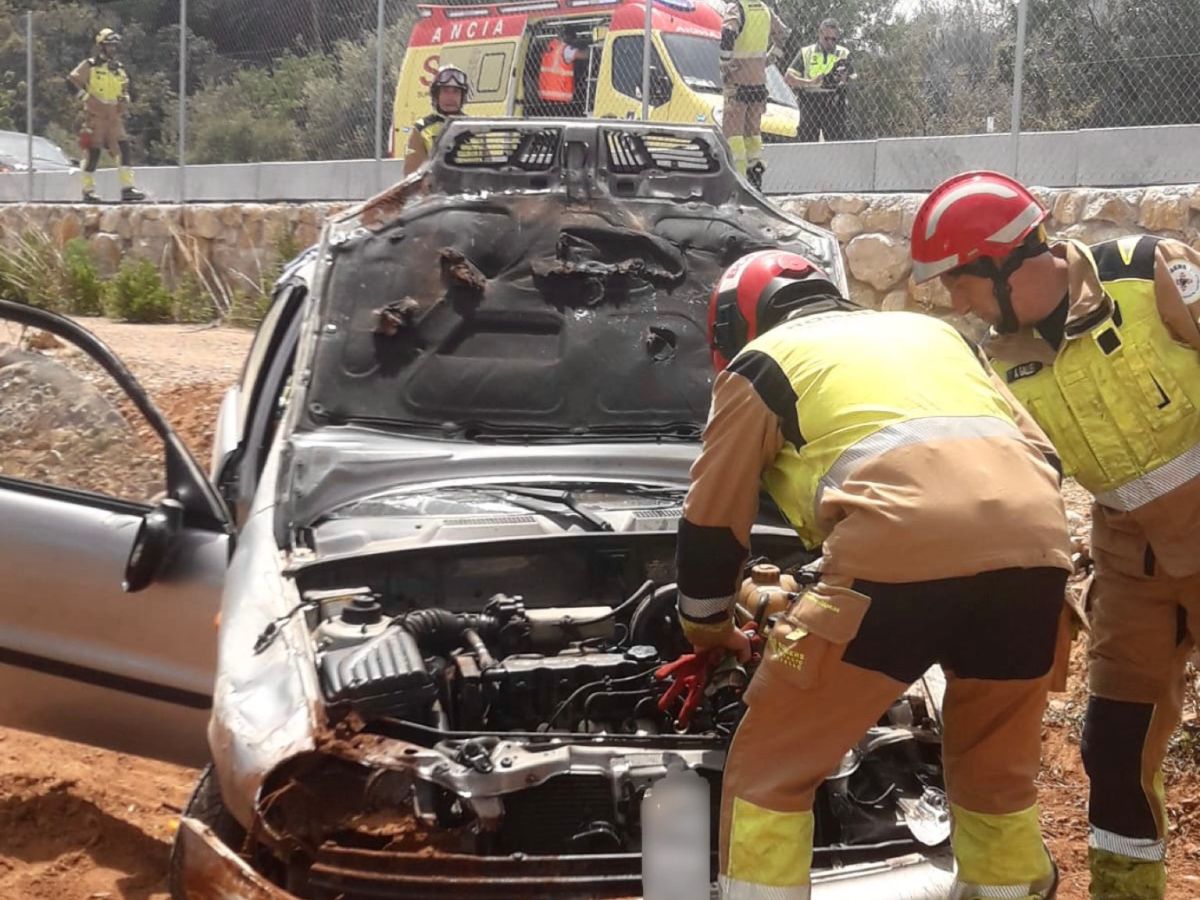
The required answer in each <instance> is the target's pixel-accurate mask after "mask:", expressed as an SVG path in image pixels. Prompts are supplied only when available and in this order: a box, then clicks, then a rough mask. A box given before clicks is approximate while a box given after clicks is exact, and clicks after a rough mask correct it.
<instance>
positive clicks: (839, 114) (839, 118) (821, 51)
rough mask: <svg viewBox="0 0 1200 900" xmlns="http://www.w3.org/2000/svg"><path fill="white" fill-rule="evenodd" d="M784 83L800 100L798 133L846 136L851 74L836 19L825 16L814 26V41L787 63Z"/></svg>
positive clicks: (804, 137)
mask: <svg viewBox="0 0 1200 900" xmlns="http://www.w3.org/2000/svg"><path fill="white" fill-rule="evenodd" d="M785 77H786V79H787V83H788V84H790V85H791V86H792V87H793V88H795V89H796V99H797V100H798V101H799V102H800V129H799V131H798V133H797V137H798V138H799V139H800V140H801V141H803V142H805V143H812V142H815V141H817V140H818V139H819V138H820V136H821V132H825V140H827V141H844V140H848V139H849V138H848V135H847V132H846V85H847V84H848V83H849V81H850V79H851V78H853V77H854V70H853V69H852V68H851V66H850V51H849V50H848V49H847V48H845V47H843V46H842V45H841V44H839V43H838V23H837V22H836V21H835V20H834V19H826V20H825V21H824V22H822V23H821V25H820V27H819V28H818V29H817V42H816V43H815V44H809V45H808V46H807V47H803V48H801V50H800V52H799V53H797V54H796V58H795V59H793V60H792V64H791V65H790V66H788V70H787V74H786V76H785Z"/></svg>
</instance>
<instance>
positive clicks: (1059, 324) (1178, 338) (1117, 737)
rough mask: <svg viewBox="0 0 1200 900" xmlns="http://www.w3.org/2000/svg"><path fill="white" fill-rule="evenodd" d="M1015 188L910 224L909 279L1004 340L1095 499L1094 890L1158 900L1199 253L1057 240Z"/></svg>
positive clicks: (1197, 346)
mask: <svg viewBox="0 0 1200 900" xmlns="http://www.w3.org/2000/svg"><path fill="white" fill-rule="evenodd" d="M1046 215H1047V213H1046V210H1045V209H1044V208H1043V207H1042V205H1041V204H1040V203H1039V202H1038V201H1037V200H1036V199H1035V198H1034V197H1033V196H1032V195H1031V194H1030V193H1029V191H1028V190H1027V189H1026V188H1025V187H1024V186H1023V185H1021V184H1020V183H1018V182H1016V181H1014V180H1013V179H1011V178H1009V177H1007V176H1005V175H1000V174H997V173H994V172H968V173H965V174H963V175H958V176H955V177H954V178H951V179H949V180H948V181H946V182H944V183H943V184H941V185H940V186H939V187H937V188H936V189H935V190H934V191H933V192H932V193H931V194H930V195H929V197H928V199H927V200H926V201H925V203H924V204H923V205H922V207H921V209H920V211H919V212H918V214H917V217H916V219H915V221H914V225H913V239H912V248H913V257H914V275H915V277H916V279H917V280H918V281H926V280H929V279H932V278H935V277H940V278H941V279H942V281H943V283H944V284H945V286H946V287H947V289H948V290H949V292H950V296H951V299H952V300H953V302H954V306H955V308H957V309H958V310H959V311H966V310H970V311H972V312H974V313H976V314H977V315H979V316H981V317H983V318H984V319H986V320H987V321H988V322H990V323H992V324H993V326H994V329H993V335H992V338H991V339H990V340H989V341H988V344H987V352H988V354H989V356H991V357H992V359H993V365H994V367H995V368H996V370H997V371H998V372H999V373H1000V374H1001V375H1002V376H1003V378H1004V380H1005V381H1006V382H1007V384H1008V386H1009V387H1010V388H1011V389H1012V392H1013V394H1015V395H1016V397H1017V399H1019V400H1020V401H1021V402H1022V403H1023V404H1025V406H1026V408H1027V409H1028V410H1029V411H1030V412H1031V413H1032V414H1033V416H1034V418H1036V419H1037V421H1038V423H1039V424H1040V425H1041V427H1042V428H1044V429H1045V431H1046V434H1047V435H1048V436H1049V437H1050V439H1051V440H1052V441H1053V442H1054V444H1055V446H1056V447H1057V448H1058V451H1059V453H1060V455H1061V457H1062V460H1063V463H1064V468H1065V471H1066V473H1067V474H1070V475H1074V477H1075V479H1076V480H1077V481H1078V482H1079V484H1080V485H1082V486H1083V487H1084V488H1086V489H1087V490H1089V491H1091V493H1092V494H1093V496H1094V498H1095V505H1094V507H1093V510H1092V515H1093V522H1092V556H1093V558H1094V560H1095V566H1096V568H1095V577H1094V581H1093V583H1092V587H1091V590H1090V592H1089V594H1088V604H1087V607H1088V616H1089V619H1090V624H1091V637H1090V641H1091V643H1090V651H1089V671H1088V688H1089V693H1090V697H1089V700H1088V708H1087V713H1086V717H1085V719H1084V727H1083V743H1082V753H1083V762H1084V766H1085V768H1086V769H1087V773H1088V778H1089V779H1090V780H1091V796H1090V798H1089V802H1088V823H1089V826H1090V827H1089V838H1088V859H1089V863H1090V867H1091V878H1092V884H1091V892H1092V897H1094V898H1104V900H1161V898H1162V897H1163V895H1164V892H1165V890H1166V865H1165V855H1166V836H1167V812H1166V804H1165V798H1164V796H1163V781H1162V762H1163V757H1164V755H1165V753H1166V749H1167V743H1168V740H1169V739H1170V736H1171V733H1172V732H1173V731H1174V729H1175V727H1176V725H1177V724H1178V723H1179V718H1180V712H1181V705H1182V694H1183V687H1184V664H1185V661H1186V659H1187V656H1188V654H1189V653H1190V651H1191V649H1192V646H1193V642H1194V640H1195V635H1196V622H1197V621H1198V619H1197V618H1196V617H1197V616H1198V615H1200V355H1198V354H1200V327H1197V324H1196V323H1197V317H1198V316H1200V254H1198V253H1197V252H1196V251H1195V250H1193V249H1192V248H1191V247H1189V246H1187V245H1186V244H1183V243H1180V242H1179V241H1175V240H1169V239H1159V238H1155V237H1152V236H1149V235H1132V236H1130V237H1127V238H1123V239H1121V240H1113V241H1105V242H1103V243H1099V244H1095V245H1093V246H1086V245H1084V244H1082V243H1079V242H1076V241H1066V242H1062V243H1054V244H1049V245H1048V244H1047V243H1046V240H1045V232H1044V230H1043V225H1042V223H1043V221H1044V220H1045V218H1046Z"/></svg>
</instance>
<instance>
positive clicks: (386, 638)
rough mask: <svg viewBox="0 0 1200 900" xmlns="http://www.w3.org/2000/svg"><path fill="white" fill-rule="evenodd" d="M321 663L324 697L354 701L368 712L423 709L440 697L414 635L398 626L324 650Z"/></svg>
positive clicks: (387, 712) (335, 700)
mask: <svg viewBox="0 0 1200 900" xmlns="http://www.w3.org/2000/svg"><path fill="white" fill-rule="evenodd" d="M320 669H321V687H322V689H323V690H324V692H325V697H326V699H327V700H328V701H329V702H330V703H350V704H352V705H353V706H354V708H355V709H356V710H358V711H359V712H361V713H363V714H366V715H372V714H374V715H397V716H399V715H403V716H408V715H412V714H414V713H422V712H424V711H425V710H426V709H428V707H429V705H430V704H431V703H432V702H433V701H434V699H435V698H436V697H437V687H436V685H435V684H434V682H433V677H432V676H431V675H430V674H429V672H428V671H427V670H426V668H425V661H424V659H423V658H422V657H421V651H420V649H419V648H418V647H417V642H416V640H415V639H414V638H413V636H412V635H411V634H409V633H408V632H407V631H404V630H402V629H400V628H389V629H388V630H387V631H385V632H384V633H383V634H381V635H380V636H379V637H376V638H372V639H371V640H369V641H366V642H364V643H362V644H359V645H358V646H355V647H346V648H343V649H341V650H333V651H331V652H329V653H326V654H325V655H324V656H323V657H322V659H321V663H320Z"/></svg>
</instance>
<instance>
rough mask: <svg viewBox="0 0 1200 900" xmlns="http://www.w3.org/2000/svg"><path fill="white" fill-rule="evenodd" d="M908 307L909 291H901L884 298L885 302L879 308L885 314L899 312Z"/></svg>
mask: <svg viewBox="0 0 1200 900" xmlns="http://www.w3.org/2000/svg"><path fill="white" fill-rule="evenodd" d="M907 306H908V291H907V290H905V289H903V288H902V289H900V290H898V291H892V292H891V293H889V294H888V295H887V296H886V297H884V298H883V302H882V303H880V304H879V308H880V309H882V310H883V311H884V312H899V311H900V310H902V309H904V308H906V307H907Z"/></svg>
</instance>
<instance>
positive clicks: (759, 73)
mask: <svg viewBox="0 0 1200 900" xmlns="http://www.w3.org/2000/svg"><path fill="white" fill-rule="evenodd" d="M788 31H789V29H788V28H787V27H786V26H785V25H784V24H783V23H782V22H781V21H780V20H779V17H778V16H776V15H775V13H774V12H773V11H772V10H771V8H770V7H769V6H767V4H766V2H765V0H729V2H728V3H726V4H725V17H724V20H723V22H722V25H721V51H720V55H721V73H722V75H723V77H724V82H725V84H724V94H725V105H724V110H723V112H722V118H721V130H722V131H723V132H724V133H725V138H726V140H728V141H729V146H730V148H731V149H732V150H733V161H734V164H735V165H736V166H737V169H738V171H739V172H741V173H742V174H743V175H747V176H748V177H749V178H750V180H751V181H752V182H753V183H754V185H755V186H756V187H759V188H761V187H762V176H763V172H764V170H765V166H764V165H763V161H762V117H763V114H764V113H765V112H766V109H767V96H768V93H767V66H768V65H770V54H771V50H772V48H773V47H777V46H779V45H781V44H782V43H783V41H784V39H785V38H786V37H787V35H788Z"/></svg>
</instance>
